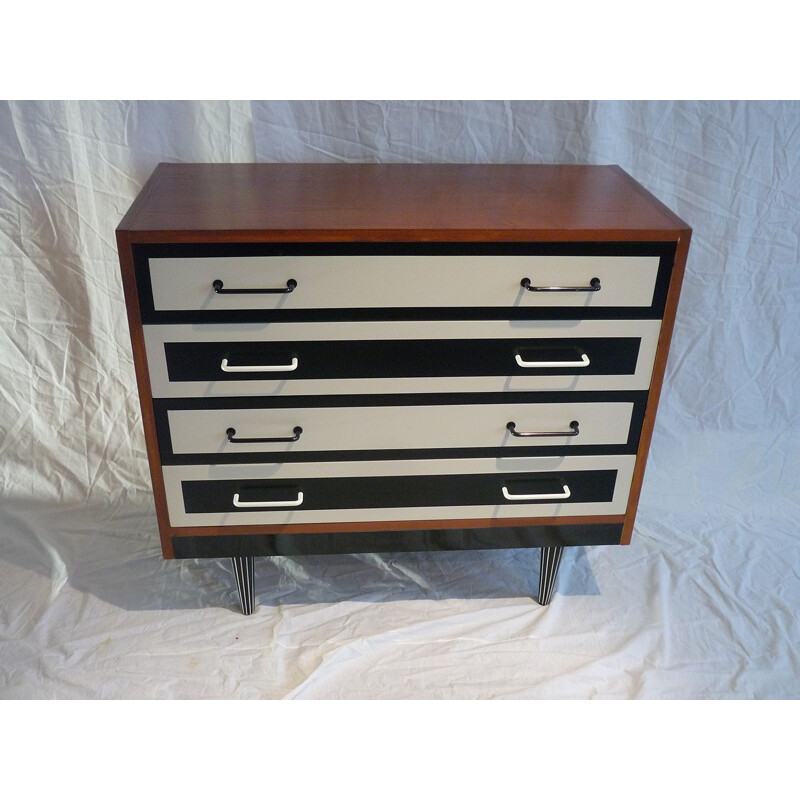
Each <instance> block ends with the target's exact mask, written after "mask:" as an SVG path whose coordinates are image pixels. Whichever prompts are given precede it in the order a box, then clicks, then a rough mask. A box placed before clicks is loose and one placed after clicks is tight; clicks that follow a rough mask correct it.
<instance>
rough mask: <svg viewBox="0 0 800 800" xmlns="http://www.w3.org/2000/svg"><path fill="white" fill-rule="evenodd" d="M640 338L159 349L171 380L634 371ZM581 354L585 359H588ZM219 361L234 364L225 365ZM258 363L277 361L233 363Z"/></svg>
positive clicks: (207, 345) (254, 344)
mask: <svg viewBox="0 0 800 800" xmlns="http://www.w3.org/2000/svg"><path fill="white" fill-rule="evenodd" d="M640 343H641V339H640V338H638V337H605V338H599V337H593V338H582V339H466V340H455V339H424V340H420V339H414V340H381V341H375V340H366V341H362V340H357V341H351V340H350V341H318V342H317V341H315V342H310V341H298V342H167V343H166V344H165V345H164V351H165V355H166V361H167V370H168V374H169V379H170V381H173V382H180V381H217V380H226V381H229V380H233V381H238V380H241V381H247V380H262V381H263V380H303V379H335V378H426V377H458V376H494V375H511V376H513V375H633V374H634V373H635V371H636V361H637V358H638V355H639V346H640ZM517 357H519V359H521V360H522V361H523V362H525V363H528V364H540V363H541V364H549V363H559V364H561V363H566V364H569V366H558V367H552V366H532V367H531V366H520V365H519V364H518V362H517ZM293 359H297V365H296V367H295V368H292V362H293ZM586 359H588V361H589V363H588V364H586V365H585V364H584V362H585V360H586ZM223 361H225V362H226V366H227V367H228V369H229V370H230V369H231V368H232V369H233V370H234V371H225V370H224V369H223V368H222V364H223ZM573 364H574V366H572V365H573ZM258 366H263V367H275V368H278V369H277V370H276V371H270V370H266V369H265V370H263V371H258V370H255V371H236V369H237V368H239V369H241V368H246V367H258ZM281 368H285V369H281Z"/></svg>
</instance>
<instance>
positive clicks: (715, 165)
mask: <svg viewBox="0 0 800 800" xmlns="http://www.w3.org/2000/svg"><path fill="white" fill-rule="evenodd" d="M253 160H259V161H327V160H342V161H458V162H473V161H477V162H544V163H617V164H620V165H621V166H622V167H623V168H624V169H626V170H627V171H628V172H630V173H631V174H632V175H633V176H634V177H635V178H636V179H637V180H639V181H640V182H641V183H642V184H643V185H644V186H645V187H647V188H648V189H650V190H651V191H652V192H654V193H655V194H656V196H658V197H659V198H660V199H661V200H662V201H663V202H664V203H666V204H667V205H668V206H670V207H671V208H672V209H674V210H675V211H676V212H677V213H678V214H679V215H680V216H682V217H683V218H684V219H685V220H686V221H687V222H688V223H689V224H690V225H692V227H693V228H694V236H693V242H692V248H691V252H690V257H689V264H688V270H687V276H686V281H685V285H684V292H683V296H682V299H681V305H680V309H679V314H678V320H677V324H676V330H675V338H674V342H673V349H672V353H671V356H670V361H669V367H668V371H667V378H666V383H665V388H664V393H663V398H662V404H661V408H660V412H659V417H658V423H657V430H656V434H655V436H654V441H653V446H652V450H651V456H650V461H649V466H648V471H647V476H646V480H645V485H644V490H643V494H642V501H641V505H640V512H639V517H638V520H637V526H636V531H635V535H634V540H633V544H632V545H631V546H630V547H626V548H586V549H584V548H575V549H569V550H567V551H565V556H564V559H563V562H562V567H561V575H560V576H559V582H558V586H557V592H558V594H557V596H556V598H555V600H554V602H553V604H552V605H551V606H549V607H548V608H546V609H544V608H541V607H540V606H538V605H537V604H536V603H535V601H533V600H532V599H531V597H530V594H531V592H532V591H533V589H534V588H535V587H534V582H535V579H536V570H537V558H538V555H537V553H536V551H525V550H514V551H486V552H472V553H453V554H450V553H434V554H404V555H364V556H334V557H313V558H312V557H306V558H292V559H289V558H276V559H271V560H269V559H260V560H258V561H257V566H256V582H257V594H258V602H259V607H258V609H257V612H256V613H255V615H254V616H252V617H249V618H248V617H244V616H242V615H241V614H239V613H238V612H237V611H236V597H235V592H234V586H233V576H232V574H231V571H230V568H229V565H228V563H227V562H226V561H171V562H167V561H164V560H163V559H162V558H161V555H160V548H159V544H158V536H157V533H156V523H155V513H154V510H153V505H152V497H151V492H150V485H149V478H148V472H147V464H146V458H145V449H144V438H143V434H142V432H141V424H140V414H139V410H138V401H137V398H136V392H135V382H134V375H133V367H132V359H131V353H130V344H129V339H128V331H127V325H126V320H125V313H124V303H123V298H122V289H121V284H120V279H119V273H118V265H117V255H116V249H115V243H114V235H113V234H114V228H115V227H116V225H117V223H118V222H119V220H120V218H121V216H122V214H123V213H124V212H125V210H126V209H127V207H128V206H129V204H130V202H131V201H132V199H133V198H134V196H135V195H136V193H137V192H138V190H139V188H140V187H141V185H142V184H143V182H144V180H145V179H146V178H147V176H148V175H149V174H150V172H151V170H152V169H153V167H154V166H155V165H156V163H158V162H159V161H253ZM798 208H800V103H796V102H792V103H788V102H786V103H779V102H734V103H727V102H720V103H717V102H675V103H672V102H658V103H655V102H653V103H650V102H577V101H576V102H499V101H492V102H455V101H454V102H422V101H420V102H311V101H302V102H301V101H298V102H253V103H246V102H120V103H112V102H28V103H26V102H9V103H3V104H1V105H0V263H2V268H3V269H2V277H3V293H2V301H1V302H0V366H1V367H2V381H1V382H0V483H1V484H2V493H1V494H0V503H1V505H0V698H412V697H414V698H798V697H800V644H798V643H800V623H798V620H797V615H798V610H799V609H800V424H798V423H799V416H800V415H799V414H798V396H799V395H800V344H798V342H800V277H799V276H800V272H798V261H800V215H798Z"/></svg>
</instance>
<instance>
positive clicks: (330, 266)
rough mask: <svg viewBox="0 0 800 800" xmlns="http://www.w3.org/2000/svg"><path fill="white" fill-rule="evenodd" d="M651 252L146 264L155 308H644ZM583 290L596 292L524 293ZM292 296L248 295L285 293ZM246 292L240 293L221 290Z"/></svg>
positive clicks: (649, 293)
mask: <svg viewBox="0 0 800 800" xmlns="http://www.w3.org/2000/svg"><path fill="white" fill-rule="evenodd" d="M658 264H659V259H658V257H657V256H231V257H214V258H151V259H150V277H151V281H152V286H153V302H154V307H155V310H156V311H179V310H205V311H222V310H231V309H262V310H264V309H270V310H272V309H283V310H289V309H330V308H408V307H418V308H426V307H427V308H457V307H464V308H470V307H478V308H485V307H499V308H505V307H509V308H510V307H514V306H521V307H523V308H524V307H530V308H557V307H579V308H580V307H587V308H592V307H607V306H622V307H625V306H627V307H641V306H649V305H650V304H651V303H652V301H653V291H654V287H655V282H656V274H657V272H658ZM524 278H528V279H529V280H530V282H531V286H532V287H538V288H541V287H561V288H567V289H569V288H575V287H578V288H581V287H589V286H590V285H591V281H592V280H593V279H594V278H597V279H599V281H600V290H599V291H528V290H526V289H524V288H523V287H522V286H521V281H522V280H523V279H524ZM290 280H292V281H295V282H296V284H297V285H296V287H295V288H294V289H293V291H291V292H289V293H274V294H273V293H267V294H254V293H251V292H252V290H259V289H273V290H274V289H278V290H280V289H285V288H286V287H287V282H288V281H290ZM215 281H222V289H223V291H224V292H227V291H228V290H250V291H248V292H247V293H243V294H227V293H222V294H219V293H217V292H215V290H214V282H215Z"/></svg>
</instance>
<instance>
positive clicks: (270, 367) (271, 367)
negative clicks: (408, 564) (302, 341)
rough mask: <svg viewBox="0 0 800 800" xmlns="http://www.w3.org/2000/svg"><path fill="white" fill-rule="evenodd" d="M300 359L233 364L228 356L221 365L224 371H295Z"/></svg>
mask: <svg viewBox="0 0 800 800" xmlns="http://www.w3.org/2000/svg"><path fill="white" fill-rule="evenodd" d="M297 364H298V361H297V359H296V358H293V359H292V363H291V364H266V365H262V366H241V367H236V366H231V365H230V364H229V363H228V359H227V358H223V359H222V363H221V364H220V365H219V366H220V369H221V370H222V371H223V372H293V371H294V370H296V369H297Z"/></svg>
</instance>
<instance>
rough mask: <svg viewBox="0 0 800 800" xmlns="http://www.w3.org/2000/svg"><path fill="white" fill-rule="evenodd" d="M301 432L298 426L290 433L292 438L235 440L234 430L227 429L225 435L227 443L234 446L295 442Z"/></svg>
mask: <svg viewBox="0 0 800 800" xmlns="http://www.w3.org/2000/svg"><path fill="white" fill-rule="evenodd" d="M302 432H303V429H302V428H301V427H300V426H299V425H298V426H297V427H296V428H295V429H294V430H293V431H292V433H293V434H294V436H280V437H278V438H275V439H272V438H270V439H243V438H239V439H237V438H235V437H236V428H228V430H226V431H225V435H226V436H227V437H228V441H229V442H233V443H234V444H255V443H258V444H262V443H264V442H296V441H297V440H298V439H299V438H300V434H301V433H302Z"/></svg>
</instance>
